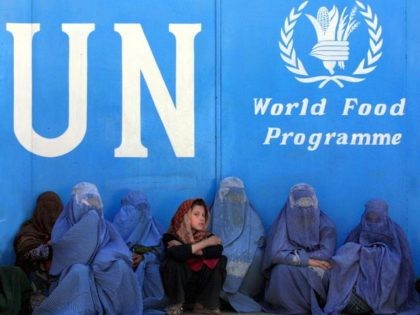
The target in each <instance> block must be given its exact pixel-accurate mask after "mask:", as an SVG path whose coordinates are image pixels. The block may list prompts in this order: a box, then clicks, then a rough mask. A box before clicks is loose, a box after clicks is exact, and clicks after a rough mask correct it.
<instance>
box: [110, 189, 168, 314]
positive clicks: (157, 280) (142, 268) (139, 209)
mask: <svg viewBox="0 0 420 315" xmlns="http://www.w3.org/2000/svg"><path fill="white" fill-rule="evenodd" d="M112 223H113V225H114V227H115V228H116V230H117V231H118V232H119V233H120V234H121V236H122V237H123V239H124V241H125V242H126V243H127V245H128V246H129V248H130V250H131V252H132V258H133V268H134V271H135V273H136V277H137V281H138V283H139V286H140V288H141V289H142V293H143V297H142V299H143V310H144V313H145V314H148V313H153V314H159V313H164V312H163V308H164V302H165V301H164V298H165V291H164V289H163V284H162V279H161V276H160V271H159V270H160V265H161V259H162V258H163V246H162V242H161V240H162V234H163V233H162V232H161V231H162V228H161V226H160V224H159V223H158V222H157V221H156V220H155V219H154V218H153V217H152V214H151V212H150V205H149V202H148V201H147V198H146V196H145V195H144V194H143V193H141V192H139V191H130V192H129V193H128V194H127V195H125V196H124V197H123V198H122V200H121V208H120V210H119V211H118V213H117V214H116V215H115V217H114V221H113V222H112ZM140 298H141V297H140ZM161 309H162V311H161Z"/></svg>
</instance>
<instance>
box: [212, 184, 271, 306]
mask: <svg viewBox="0 0 420 315" xmlns="http://www.w3.org/2000/svg"><path fill="white" fill-rule="evenodd" d="M211 213H212V221H211V231H212V232H213V233H215V234H216V235H219V236H220V238H221V240H222V242H223V248H224V249H223V254H224V255H225V256H226V257H227V259H228V262H227V266H226V272H227V276H226V280H225V282H224V284H223V291H222V295H221V297H222V298H223V299H224V300H225V301H227V302H229V304H230V305H231V306H232V307H233V308H234V309H235V310H236V311H237V312H245V313H249V312H259V311H261V305H260V304H258V303H257V302H256V301H255V300H254V299H253V298H255V297H257V296H258V294H259V293H261V291H262V289H263V282H264V278H263V274H262V272H261V266H262V259H263V255H264V249H263V246H264V242H265V239H264V227H263V225H262V222H261V219H260V217H259V216H258V214H257V213H256V211H255V210H254V209H253V208H252V206H251V204H250V203H249V200H248V198H247V196H246V194H245V189H244V184H243V182H242V181H241V180H240V179H239V178H236V177H227V178H225V179H223V180H222V181H221V182H220V187H219V190H218V192H217V194H216V197H215V199H214V203H213V206H212V210H211Z"/></svg>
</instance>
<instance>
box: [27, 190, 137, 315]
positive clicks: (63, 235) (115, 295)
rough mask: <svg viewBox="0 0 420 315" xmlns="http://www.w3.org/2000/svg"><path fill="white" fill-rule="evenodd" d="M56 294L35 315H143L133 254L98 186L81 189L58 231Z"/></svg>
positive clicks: (54, 236) (53, 237)
mask: <svg viewBox="0 0 420 315" xmlns="http://www.w3.org/2000/svg"><path fill="white" fill-rule="evenodd" d="M51 243H52V249H53V257H52V263H51V268H50V274H52V275H54V276H58V277H59V279H58V282H57V284H56V286H55V288H53V290H52V292H51V293H50V295H49V296H48V298H46V299H45V300H44V301H43V302H42V304H41V305H40V306H39V307H38V308H36V309H35V310H34V313H33V314H60V315H64V314H92V315H93V314H115V315H117V314H124V315H125V314H127V315H131V314H142V308H141V303H140V301H139V298H138V297H139V296H140V294H141V292H140V288H139V286H138V283H137V281H136V279H135V275H134V273H133V271H132V269H131V253H130V251H129V250H128V248H127V246H126V245H125V243H124V241H123V239H122V238H121V236H120V235H119V233H118V232H117V231H116V230H115V229H114V227H113V226H112V225H111V224H110V223H109V222H107V221H106V220H105V219H104V213H103V205H102V200H101V197H100V195H99V192H98V190H97V188H96V186H95V185H93V184H91V183H84V182H83V183H79V184H77V185H76V186H75V187H74V188H73V192H72V198H71V200H70V201H69V202H68V203H67V205H66V207H65V209H64V211H63V212H62V213H61V215H60V216H59V218H58V219H57V222H56V224H55V225H54V228H53V230H52V235H51Z"/></svg>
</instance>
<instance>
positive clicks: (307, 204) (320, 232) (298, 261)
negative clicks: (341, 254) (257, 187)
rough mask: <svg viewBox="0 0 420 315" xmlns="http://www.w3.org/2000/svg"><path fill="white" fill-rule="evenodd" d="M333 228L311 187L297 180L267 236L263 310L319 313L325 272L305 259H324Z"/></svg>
mask: <svg viewBox="0 0 420 315" xmlns="http://www.w3.org/2000/svg"><path fill="white" fill-rule="evenodd" d="M335 243H336V230H335V226H334V224H333V223H332V222H331V221H330V219H329V218H328V217H327V216H326V215H325V214H324V213H323V212H322V211H321V210H320V209H319V206H318V200H317V197H316V195H315V191H314V189H313V188H312V187H311V186H310V185H308V184H297V185H295V186H293V187H292V188H291V190H290V193H289V198H288V200H287V202H286V204H285V206H284V207H283V209H282V210H281V212H280V214H279V216H278V217H277V219H276V220H275V222H274V223H273V225H272V227H271V230H270V233H269V235H268V238H267V246H266V250H265V255H264V263H263V270H264V273H265V275H266V277H267V284H266V288H265V294H264V301H265V303H266V306H265V310H266V311H268V312H275V313H279V314H314V315H315V314H322V310H321V308H320V306H319V301H320V300H325V299H326V296H327V291H326V290H327V285H328V282H327V280H328V272H327V271H326V270H324V269H321V268H319V267H310V266H309V259H317V260H323V261H328V260H329V259H330V258H331V256H332V255H333V254H334V248H335Z"/></svg>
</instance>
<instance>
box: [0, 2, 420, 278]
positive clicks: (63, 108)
mask: <svg viewBox="0 0 420 315" xmlns="http://www.w3.org/2000/svg"><path fill="white" fill-rule="evenodd" d="M334 5H335V6H336V10H337V11H335V14H337V16H338V17H339V16H340V15H342V16H345V15H346V14H347V20H346V21H345V22H347V24H348V22H349V20H350V18H352V19H353V21H354V22H355V23H356V24H355V26H354V28H353V30H352V31H351V32H350V34H349V36H347V37H345V38H339V35H338V32H337V30H338V29H339V26H337V28H334V25H333V24H334V23H333V22H334V11H333V7H334ZM323 6H324V7H325V8H324V9H321V11H319V9H320V7H323ZM344 8H347V9H346V11H345V12H344V13H343V10H344ZM353 8H356V9H355V10H354V14H353V15H352V9H353ZM318 12H321V13H322V12H324V16H325V14H329V15H327V17H328V18H327V19H328V20H329V21H330V24H331V25H332V26H331V27H330V30H331V31H330V32H329V33H328V34H321V35H320V34H318V35H317V33H316V31H315V26H314V23H315V24H316V18H317V13H318ZM419 14H420V4H419V3H417V2H416V1H411V2H408V1H397V0H395V1H391V0H387V1H327V0H325V1H314V0H313V1H274V0H258V1H257V0H255V1H253V0H229V1H206V0H176V1H173V0H172V1H164V0H155V1H153V2H149V1H128V0H123V1H118V2H117V1H107V3H106V5H104V4H103V2H102V1H101V2H100V1H88V3H86V1H78V0H77V1H72V2H71V3H69V2H68V1H51V0H49V1H45V0H44V1H23V0H14V1H7V0H6V1H2V2H1V3H0V19H1V23H0V45H1V46H0V47H1V49H0V95H1V97H0V100H1V101H0V149H1V152H3V154H2V155H1V156H0V169H1V176H0V187H1V188H2V197H3V198H2V203H1V205H0V237H1V238H2V239H3V240H4V241H3V242H2V243H1V244H0V262H1V263H11V262H12V261H13V250H12V240H13V237H14V235H15V233H16V231H17V230H18V228H19V226H20V224H21V223H22V221H23V220H25V219H26V218H28V217H29V216H30V214H31V212H32V209H33V206H34V202H35V199H36V197H37V195H38V194H39V193H41V192H43V191H45V190H55V191H57V192H58V193H59V194H60V196H61V197H62V199H63V201H64V202H66V201H67V200H68V199H69V196H70V192H71V188H72V186H73V185H74V184H76V183H78V182H80V181H91V182H94V183H96V184H97V186H98V188H99V190H100V192H101V194H102V197H103V201H104V204H105V206H106V216H107V217H108V218H109V219H112V217H113V215H114V214H115V212H116V211H117V209H118V206H119V200H120V199H121V197H122V196H123V194H125V193H126V192H127V191H128V190H129V189H141V190H143V191H144V192H145V193H146V194H147V195H148V197H149V199H150V203H151V205H152V207H153V211H154V213H155V215H156V216H157V217H158V219H160V221H162V223H164V224H165V225H166V224H167V223H168V222H169V219H170V216H171V215H172V213H173V212H174V211H175V209H176V207H177V206H178V204H179V203H180V202H181V201H182V200H184V199H186V198H189V197H193V196H203V197H204V198H205V199H206V200H207V201H208V202H209V203H211V202H212V200H213V196H214V193H215V191H216V189H217V185H218V182H219V180H220V179H221V178H223V177H225V176H238V177H240V178H242V179H243V181H244V182H245V185H246V188H247V193H248V196H249V198H250V200H251V201H252V203H253V205H254V207H255V208H256V209H257V211H258V212H259V213H260V215H261V217H262V219H263V221H264V224H265V226H266V228H267V229H268V228H269V227H270V224H271V222H272V221H273V219H274V218H275V217H276V215H277V214H278V212H279V210H280V209H281V207H282V205H283V203H284V202H285V200H286V197H287V193H288V190H289V188H290V186H291V185H293V184H295V183H297V182H302V181H303V182H308V183H311V184H312V185H313V186H314V187H315V188H316V190H317V192H318V197H319V200H320V204H321V207H322V209H323V210H324V211H325V212H327V213H328V214H329V215H330V216H331V218H332V219H333V220H334V221H335V222H336V223H337V227H338V232H339V242H340V243H341V242H342V241H343V239H344V237H345V236H346V234H347V233H348V232H349V231H350V229H351V228H352V227H353V226H354V225H356V224H357V223H358V221H359V218H360V216H361V214H362V212H363V205H364V203H365V202H366V201H367V200H368V199H370V198H384V199H385V200H387V201H388V203H389V206H390V214H391V216H392V217H393V218H394V219H395V221H397V222H398V223H399V224H401V226H402V227H403V229H404V230H405V231H406V233H407V235H408V238H409V241H410V245H411V247H412V250H413V252H414V256H415V265H416V272H417V274H420V251H419V247H420V232H419V229H418V228H417V227H418V226H419V223H420V217H419V216H418V214H417V212H418V211H417V207H418V205H419V204H420V195H419V194H418V189H419V174H420V172H419V164H418V161H419V158H420V156H419V150H418V147H419V140H418V139H419V130H420V129H419V127H418V118H419V113H420V109H419V104H420V94H419V93H420V92H419V90H418V88H417V89H416V86H418V83H419V73H420V71H419V70H420V69H419V65H418V62H417V58H416V56H418V55H419V53H420V51H419V50H420V49H419V46H420V40H419V37H418V35H417V34H416V33H415V30H416V29H417V27H416V22H417V19H418V18H417V17H418V16H419ZM310 16H313V18H312V22H311V17H310ZM314 20H315V21H314ZM323 23H324V24H323V27H324V30H328V29H327V28H326V27H327V25H326V24H325V21H324V22H323ZM338 24H339V23H338ZM338 24H337V25H338ZM343 25H344V26H345V25H346V23H344V24H343ZM321 29H322V27H321ZM323 40H327V41H330V42H325V41H323ZM345 40H346V41H347V42H344V41H345ZM317 43H318V46H317V47H314V46H315V45H316V44H317ZM328 43H330V44H331V43H332V44H334V45H338V48H337V46H335V48H333V49H332V50H333V53H326V51H327V49H328V48H327V46H328V45H329V44H328ZM332 44H331V45H332ZM25 45H26V46H25ZM28 51H32V56H31V55H30V54H28ZM347 53H348V55H347ZM328 54H330V56H329V57H328V56H325V55H328ZM331 55H332V56H331ZM337 56H338V57H337ZM25 58H26V59H25ZM340 58H341V61H339V59H340ZM30 62H32V64H30ZM28 63H29V64H28ZM31 77H32V80H30V78H31ZM69 85H70V86H74V88H73V90H71V89H69ZM31 87H32V90H31ZM31 100H32V103H31ZM73 100H74V103H73ZM69 104H74V105H69ZM287 104H289V105H287ZM292 104H293V105H292ZM378 104H379V105H378ZM31 109H32V115H30V110H31ZM264 109H265V111H264ZM369 111H370V112H369ZM28 113H29V114H28ZM73 114H74V115H75V118H74V119H73V118H72V115H73ZM84 117H85V118H86V123H84V120H83V118H84ZM84 128H85V129H84ZM359 133H360V134H363V137H362V139H361V138H360V137H361V136H362V135H358V134H359ZM67 134H68V136H66V137H64V136H63V137H61V136H62V135H67ZM355 134H356V135H355ZM352 137H353V138H354V139H353V141H354V143H353V144H352ZM377 137H379V138H377ZM378 139H379V140H378ZM359 141H360V142H359Z"/></svg>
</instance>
